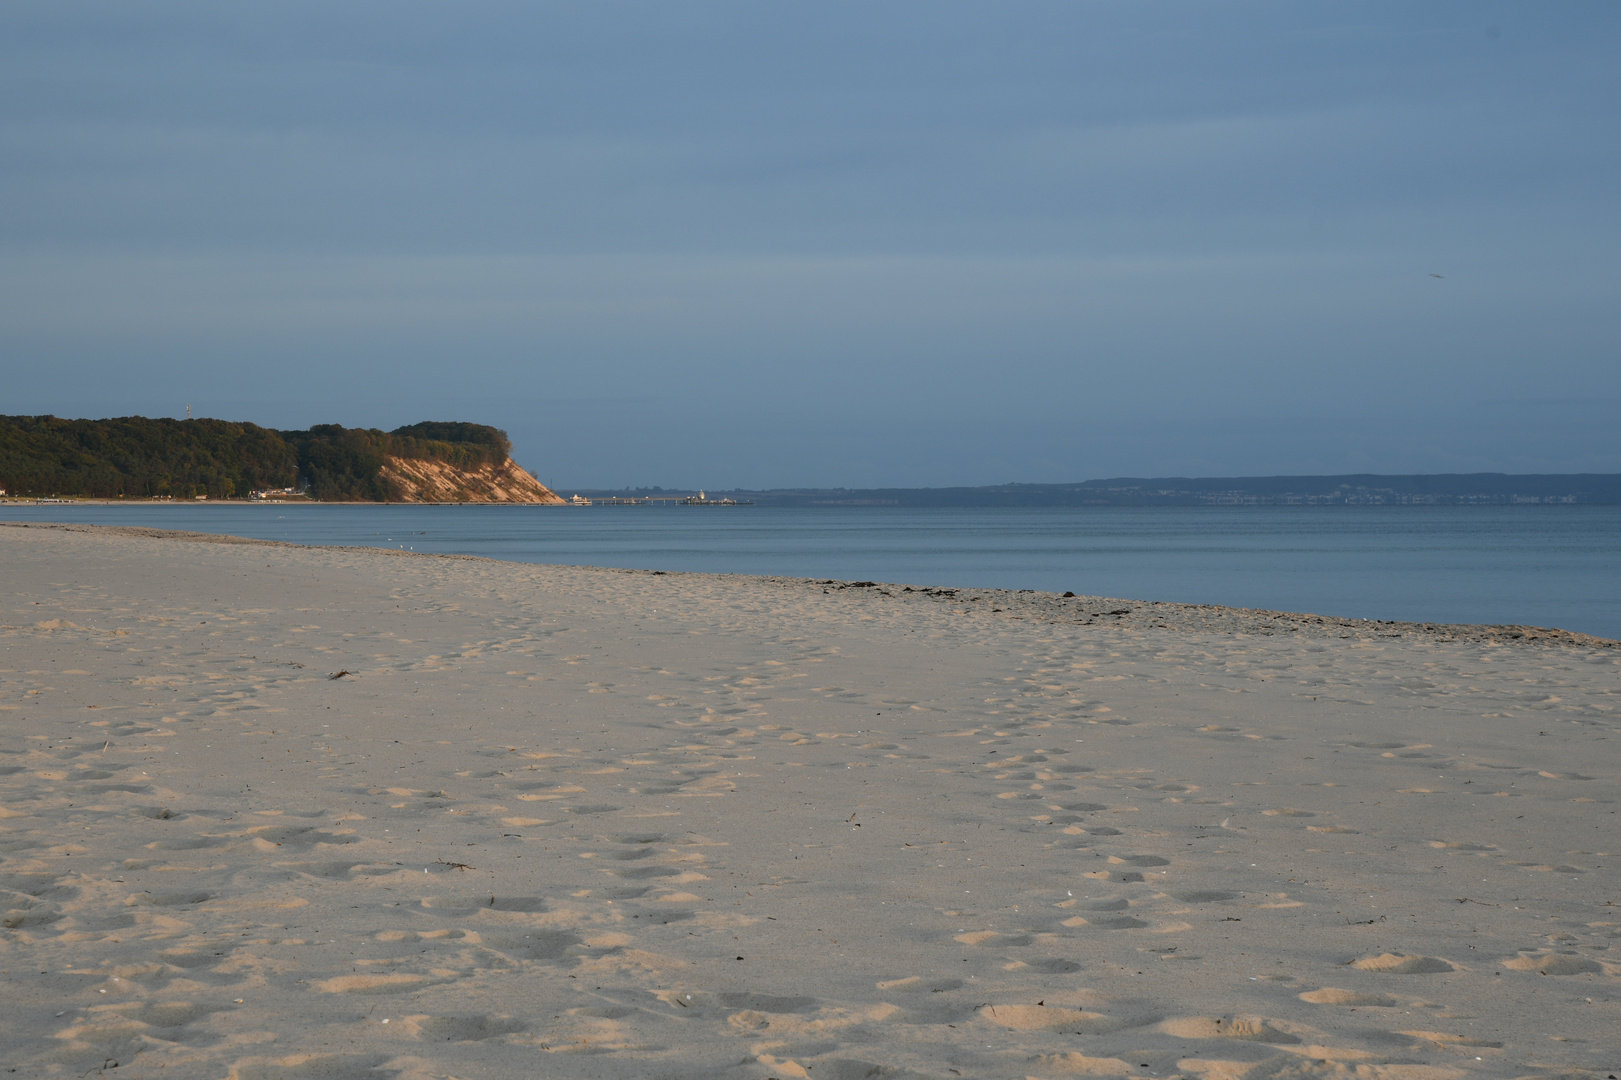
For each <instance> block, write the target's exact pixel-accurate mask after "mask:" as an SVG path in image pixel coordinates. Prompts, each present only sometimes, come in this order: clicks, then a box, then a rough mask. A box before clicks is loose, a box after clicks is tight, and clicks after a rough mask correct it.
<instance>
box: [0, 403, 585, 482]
mask: <svg viewBox="0 0 1621 1080" xmlns="http://www.w3.org/2000/svg"><path fill="white" fill-rule="evenodd" d="M511 448H512V444H511V442H510V440H508V438H507V435H506V432H504V431H501V430H499V429H497V428H493V427H488V426H486V425H484V424H471V423H465V422H460V421H449V422H445V421H428V422H424V423H420V424H408V425H406V426H405V427H399V428H395V429H394V430H393V431H379V430H377V429H376V428H345V427H342V426H340V425H338V424H317V425H315V426H314V427H311V428H309V429H308V430H303V431H277V430H274V429H272V428H265V427H260V426H259V425H257V424H249V423H241V422H237V421H231V420H211V419H196V420H170V419H161V418H160V419H151V418H148V417H144V416H124V417H117V418H114V419H107V420H66V419H63V418H61V417H56V416H0V488H3V489H4V490H5V491H6V492H7V493H8V494H9V495H12V496H39V497H52V496H55V497H78V498H97V499H119V498H129V499H154V498H188V499H190V498H198V497H206V498H209V499H230V498H246V497H248V496H249V494H250V493H251V492H255V491H265V490H280V489H294V490H296V491H298V492H299V493H300V494H302V495H303V496H304V497H306V498H310V499H314V500H318V501H358V502H386V501H408V502H441V501H444V502H456V501H474V502H476V501H502V502H510V501H519V502H552V501H558V500H557V498H556V496H555V495H552V493H551V492H550V491H549V490H547V489H546V488H545V487H544V486H542V485H541V484H540V483H539V481H537V480H535V479H534V478H533V477H532V476H530V475H529V474H528V473H525V472H523V470H521V469H519V468H518V467H517V466H516V465H515V464H514V463H512V461H511V458H510V457H509V456H508V455H509V453H510V451H511Z"/></svg>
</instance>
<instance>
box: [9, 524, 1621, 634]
mask: <svg viewBox="0 0 1621 1080" xmlns="http://www.w3.org/2000/svg"><path fill="white" fill-rule="evenodd" d="M0 528H14V529H28V528H34V529H60V530H63V531H66V532H86V533H105V534H107V535H122V536H132V537H146V538H151V539H167V540H175V541H181V542H185V543H203V544H207V543H217V544H261V545H266V546H271V547H289V548H308V549H312V550H338V551H369V552H378V553H381V554H383V555H387V556H390V557H412V558H414V557H420V558H427V559H475V560H482V561H488V562H494V563H502V564H512V565H525V566H550V565H557V566H565V565H566V566H570V567H573V568H577V569H582V570H592V571H597V572H602V573H614V574H644V575H648V576H670V577H694V578H700V577H721V578H733V577H735V578H747V579H755V580H759V581H768V582H775V583H783V584H785V585H789V586H794V585H797V586H799V587H803V588H807V589H828V588H831V589H834V590H837V591H844V590H849V589H870V590H872V592H873V593H874V594H876V595H880V596H885V597H890V598H896V599H903V600H904V599H907V598H914V599H920V600H928V601H929V602H932V603H941V602H947V603H961V604H970V603H979V604H986V603H988V604H989V605H990V610H989V612H988V613H990V614H1001V615H1004V616H1006V617H1007V618H1009V619H1012V620H1017V619H1024V618H1031V619H1040V620H1043V621H1047V622H1054V623H1061V624H1066V625H1076V626H1095V625H1110V626H1116V627H1122V628H1136V627H1141V626H1152V627H1157V628H1160V629H1168V630H1180V631H1192V632H1200V633H1218V634H1253V635H1260V636H1272V635H1276V634H1300V635H1303V636H1327V637H1336V638H1342V639H1357V640H1364V639H1366V640H1402V639H1413V638H1418V639H1424V640H1433V641H1438V642H1471V643H1481V644H1494V645H1496V644H1542V645H1558V646H1566V647H1571V648H1588V649H1621V641H1617V640H1614V639H1611V638H1604V637H1599V636H1596V635H1593V634H1583V633H1580V632H1578V631H1574V630H1563V629H1560V628H1557V627H1545V626H1527V625H1523V624H1513V623H1501V624H1480V623H1434V622H1404V621H1399V620H1381V619H1348V618H1341V617H1339V616H1333V615H1316V614H1313V613H1310V612H1293V611H1271V610H1267V609H1263V608H1240V607H1228V606H1224V605H1219V604H1183V603H1178V602H1175V601H1164V600H1131V599H1126V598H1122V597H1101V596H1065V595H1061V594H1059V593H1054V592H1044V591H1041V590H1036V589H981V588H974V587H971V586H914V585H905V584H898V583H891V582H854V581H835V580H833V579H817V578H797V577H786V576H781V575H771V574H709V573H707V572H703V571H686V570H642V569H634V568H621V567H602V566H589V565H580V564H573V563H568V564H549V563H515V564H513V563H509V561H508V560H503V559H493V558H490V557H488V556H483V555H460V554H454V553H442V552H422V551H400V550H397V549H392V548H383V547H369V546H365V545H324V544H300V543H294V542H292V541H286V540H260V539H256V538H253V537H244V536H232V535H229V534H224V533H199V532H189V531H185V530H178V529H156V528H150V527H147V526H139V525H90V524H79V523H76V522H11V521H0ZM959 594H961V599H960V600H959V599H958V595H959ZM970 597H972V599H970ZM1121 605H1130V606H1129V607H1125V608H1123V607H1121ZM1095 608H1102V609H1104V610H1101V611H1100V610H1091V609H1095ZM1099 620H1108V621H1107V622H1106V623H1100V622H1099Z"/></svg>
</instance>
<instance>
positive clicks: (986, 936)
mask: <svg viewBox="0 0 1621 1080" xmlns="http://www.w3.org/2000/svg"><path fill="white" fill-rule="evenodd" d="M956 940H958V941H960V942H962V943H963V944H964V945H984V946H986V947H987V948H992V949H997V948H1000V949H1008V948H1016V947H1018V946H1022V945H1028V944H1030V942H1031V941H1033V940H1034V939H1033V938H1031V936H1030V935H1029V934H999V933H997V932H996V931H995V930H978V931H975V932H973V933H969V934H958V935H957V938H956Z"/></svg>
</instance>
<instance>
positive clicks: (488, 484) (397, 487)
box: [380, 455, 563, 505]
mask: <svg viewBox="0 0 1621 1080" xmlns="http://www.w3.org/2000/svg"><path fill="white" fill-rule="evenodd" d="M380 475H381V479H382V481H383V483H384V484H386V485H387V487H388V492H389V495H388V497H389V500H390V501H391V502H408V503H454V502H494V503H540V504H546V505H557V504H560V503H561V502H562V501H563V500H562V499H560V498H558V496H557V495H556V494H554V493H553V492H552V490H551V489H550V488H548V487H547V486H546V485H545V484H542V483H541V482H540V481H539V480H536V479H535V478H534V477H533V476H531V475H530V474H529V473H528V472H526V471H525V470H524V469H523V468H522V467H521V466H520V465H519V464H518V463H517V462H515V461H513V460H512V459H511V458H510V457H509V458H506V459H504V460H502V461H499V462H487V463H484V464H479V465H469V466H458V465H451V464H449V463H447V462H443V461H434V460H431V459H426V458H404V457H395V456H392V455H390V456H389V457H385V458H384V459H383V467H382V472H381V474H380Z"/></svg>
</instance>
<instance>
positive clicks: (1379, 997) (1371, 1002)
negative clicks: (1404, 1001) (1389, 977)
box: [1300, 986, 1396, 1009]
mask: <svg viewBox="0 0 1621 1080" xmlns="http://www.w3.org/2000/svg"><path fill="white" fill-rule="evenodd" d="M1300 1000H1301V1001H1309V1002H1311V1003H1312V1004H1313V1005H1354V1006H1359V1007H1372V1008H1380V1009H1388V1008H1390V1007H1392V1006H1394V1005H1395V1004H1396V999H1395V998H1393V997H1388V996H1386V995H1384V994H1364V993H1359V992H1358V991H1355V990H1340V989H1337V988H1335V987H1332V986H1325V987H1323V988H1322V989H1321V990H1308V991H1307V992H1306V993H1304V994H1301V995H1300Z"/></svg>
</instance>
